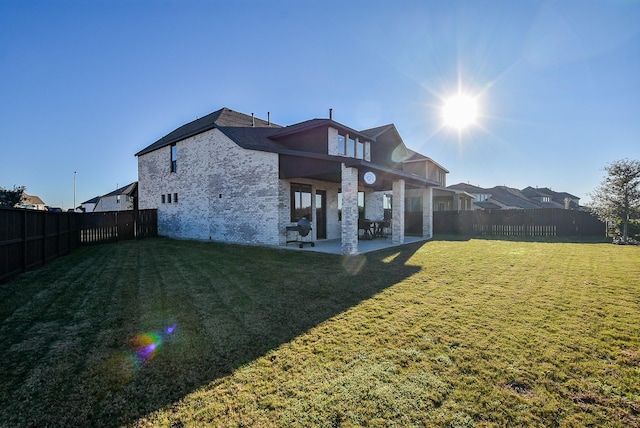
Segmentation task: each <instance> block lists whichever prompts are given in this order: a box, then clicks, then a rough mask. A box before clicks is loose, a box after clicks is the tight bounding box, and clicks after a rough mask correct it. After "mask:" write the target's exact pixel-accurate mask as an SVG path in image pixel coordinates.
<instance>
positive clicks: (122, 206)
mask: <svg viewBox="0 0 640 428" xmlns="http://www.w3.org/2000/svg"><path fill="white" fill-rule="evenodd" d="M137 197H138V182H137V181H134V182H133V183H131V184H128V185H126V186H124V187H121V188H119V189H116V190H114V191H113V192H111V193H107V194H106V195H104V196H100V198H99V199H98V202H97V203H96V205H95V207H94V208H93V212H102V211H128V210H134V209H136V208H137V207H136V205H137ZM83 204H84V203H83Z"/></svg>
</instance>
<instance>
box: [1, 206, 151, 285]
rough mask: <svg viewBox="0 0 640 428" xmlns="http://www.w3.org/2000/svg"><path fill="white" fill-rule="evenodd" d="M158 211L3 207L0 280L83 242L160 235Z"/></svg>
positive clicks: (41, 262) (30, 267)
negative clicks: (80, 210)
mask: <svg viewBox="0 0 640 428" xmlns="http://www.w3.org/2000/svg"><path fill="white" fill-rule="evenodd" d="M157 220H158V217H157V211H156V210H139V211H119V212H118V211H110V212H104V213H73V212H62V213H60V212H48V211H36V210H28V209H18V208H5V207H0V281H5V280H7V279H9V278H11V277H13V276H15V275H18V274H20V273H22V272H25V271H27V270H29V269H32V268H34V267H38V266H42V265H44V264H45V263H47V262H49V261H50V260H52V259H55V258H57V257H60V256H63V255H65V254H68V253H69V252H70V251H71V250H73V249H74V248H77V247H79V246H80V245H86V244H94V243H100V242H116V241H122V240H128V239H137V238H145V237H151V236H157Z"/></svg>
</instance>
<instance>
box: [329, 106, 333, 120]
mask: <svg viewBox="0 0 640 428" xmlns="http://www.w3.org/2000/svg"><path fill="white" fill-rule="evenodd" d="M329 119H331V120H333V109H332V108H330V109H329Z"/></svg>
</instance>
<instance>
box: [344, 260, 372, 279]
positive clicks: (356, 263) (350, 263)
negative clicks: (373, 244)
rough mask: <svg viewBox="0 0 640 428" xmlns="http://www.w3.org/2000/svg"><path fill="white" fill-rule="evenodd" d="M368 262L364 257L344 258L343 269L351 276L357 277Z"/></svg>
mask: <svg viewBox="0 0 640 428" xmlns="http://www.w3.org/2000/svg"><path fill="white" fill-rule="evenodd" d="M366 262H367V259H366V257H365V256H363V255H355V256H344V257H343V259H342V268H343V269H344V270H345V272H347V273H348V274H350V275H357V274H359V273H360V271H361V270H362V268H363V267H364V265H365V263H366Z"/></svg>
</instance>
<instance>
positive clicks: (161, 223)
mask: <svg viewBox="0 0 640 428" xmlns="http://www.w3.org/2000/svg"><path fill="white" fill-rule="evenodd" d="M176 148H177V153H178V155H177V171H176V172H171V168H170V153H171V148H170V147H169V146H167V147H163V148H161V149H158V150H155V151H153V152H150V153H147V154H144V155H141V156H139V157H138V193H139V207H140V209H147V208H157V209H158V234H160V235H162V236H170V237H175V238H186V239H201V240H214V241H222V242H236V243H254V244H264V245H278V244H279V243H280V228H279V226H280V225H281V224H283V220H282V219H281V218H280V217H281V210H280V209H279V205H280V197H279V196H280V193H281V184H280V183H279V181H280V180H278V155H277V154H273V153H266V152H258V151H252V150H245V149H243V148H241V147H239V146H238V145H237V144H235V143H234V142H232V141H231V140H230V139H229V138H227V137H226V136H225V135H224V134H222V133H221V132H220V131H219V130H217V129H213V130H210V131H207V132H204V133H202V134H198V135H196V136H193V137H190V138H187V139H185V140H182V141H179V142H178V143H177V144H176ZM169 194H171V203H168V197H167V195H169ZM176 194H177V196H178V200H177V202H176V199H175V195H176ZM162 195H165V203H162Z"/></svg>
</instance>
